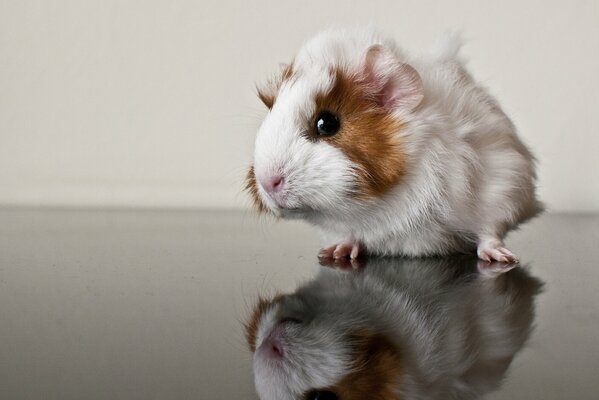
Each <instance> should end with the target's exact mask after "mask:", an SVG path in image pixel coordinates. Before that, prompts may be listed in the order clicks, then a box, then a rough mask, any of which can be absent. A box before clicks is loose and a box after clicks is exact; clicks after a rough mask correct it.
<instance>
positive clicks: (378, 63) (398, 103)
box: [359, 45, 424, 111]
mask: <svg viewBox="0 0 599 400" xmlns="http://www.w3.org/2000/svg"><path fill="white" fill-rule="evenodd" d="M359 76H360V82H361V83H363V84H365V85H366V90H367V91H369V92H370V94H371V95H372V98H373V99H374V100H375V102H376V103H377V104H378V105H379V106H381V107H384V108H386V109H388V110H390V111H392V110H400V111H402V110H403V111H412V110H413V109H414V108H416V107H417V106H418V105H419V104H420V102H421V101H422V98H423V97H424V96H423V88H422V81H421V79H420V75H418V72H416V70H415V69H414V68H412V66H410V65H408V64H405V63H402V62H401V61H400V60H399V59H398V58H397V56H396V55H395V54H394V53H393V52H392V51H390V50H389V49H387V48H385V47H383V46H381V45H374V46H371V47H370V48H369V49H368V51H367V52H366V56H365V57H364V63H363V66H362V72H361V73H360V74H359Z"/></svg>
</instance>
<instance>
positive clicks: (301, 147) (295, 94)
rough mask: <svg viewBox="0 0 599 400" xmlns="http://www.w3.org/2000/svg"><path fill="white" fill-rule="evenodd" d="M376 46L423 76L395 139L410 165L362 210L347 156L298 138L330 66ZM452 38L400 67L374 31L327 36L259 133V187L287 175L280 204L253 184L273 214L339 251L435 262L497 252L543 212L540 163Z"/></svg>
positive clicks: (307, 52)
mask: <svg viewBox="0 0 599 400" xmlns="http://www.w3.org/2000/svg"><path fill="white" fill-rule="evenodd" d="M373 45H382V46H384V47H385V48H386V49H389V50H391V51H392V52H393V54H395V56H396V57H397V58H398V60H401V62H403V63H407V64H409V65H411V66H412V67H413V68H414V69H415V70H416V71H417V72H418V74H419V75H420V78H421V80H422V90H423V95H424V100H423V101H422V103H421V104H420V105H419V106H418V107H416V109H414V110H410V112H406V110H402V109H398V110H396V113H397V115H398V116H399V117H401V120H402V121H403V122H404V124H403V126H402V128H401V130H400V131H399V132H397V139H398V140H400V141H401V143H402V144H403V149H404V151H405V153H406V157H407V160H408V164H407V165H408V170H407V173H406V175H405V176H404V177H403V179H402V180H401V182H399V184H398V185H397V186H396V187H394V188H393V189H392V190H391V191H390V192H388V193H387V194H386V195H384V196H383V197H382V198H377V199H372V200H368V201H365V200H360V199H357V198H356V197H355V196H354V194H353V193H352V191H351V188H352V187H353V186H354V185H355V184H356V182H357V178H356V169H357V166H356V165H353V164H352V162H351V161H350V160H349V158H348V157H347V156H346V155H345V154H343V152H342V151H340V150H338V149H336V148H334V147H332V146H330V145H328V144H326V143H325V142H323V141H310V140H308V139H307V138H306V137H305V136H304V135H302V133H303V132H305V131H306V130H307V129H311V126H310V121H311V118H312V117H313V115H312V114H313V113H314V112H315V110H314V108H315V103H314V98H315V96H316V94H317V93H319V92H322V91H325V92H326V90H327V89H328V88H330V87H331V85H332V83H333V77H332V76H331V74H330V72H329V67H331V66H338V65H344V66H346V67H347V68H349V69H350V70H352V69H354V70H356V69H359V68H360V66H361V65H362V64H363V59H364V55H365V54H366V52H367V51H368V49H369V48H370V47H371V46H373ZM459 47H460V44H459V41H458V40H457V39H456V38H455V37H452V38H449V39H448V40H447V41H446V42H445V44H442V45H439V46H437V47H436V48H435V50H434V51H433V52H429V53H427V54H425V55H423V56H421V57H407V56H406V55H404V54H403V53H402V52H400V51H399V50H398V49H397V47H396V45H395V44H394V42H393V41H392V40H389V39H387V38H384V37H382V36H381V35H379V34H378V33H376V32H374V31H372V30H329V31H325V32H323V33H321V34H319V35H318V36H316V37H315V38H313V39H312V40H310V41H308V42H307V43H306V44H305V45H304V46H303V48H302V49H301V50H300V51H299V53H298V55H297V57H296V58H295V59H294V63H293V68H294V72H295V74H294V77H293V79H291V80H288V81H286V82H285V83H284V84H283V85H282V87H281V89H280V90H279V93H278V96H277V99H276V102H275V104H274V107H273V108H272V110H271V111H270V112H269V114H268V115H267V116H266V118H265V119H264V121H263V124H262V126H261V127H260V130H259V132H258V136H257V140H256V149H255V157H254V163H255V164H254V168H255V173H256V177H257V178H258V182H260V180H261V179H263V178H264V177H267V176H270V175H272V174H274V173H280V174H283V176H285V179H286V187H285V193H284V199H285V200H284V204H282V207H281V204H279V205H277V204H276V203H275V202H273V200H272V199H271V198H270V197H269V196H268V194H267V193H266V192H265V191H264V190H263V189H262V187H261V186H260V185H259V195H260V197H261V199H262V201H263V202H264V203H265V205H266V206H267V207H268V208H269V209H271V210H272V211H273V212H274V213H275V214H276V215H279V216H283V217H298V218H303V219H306V220H307V221H309V222H311V223H313V224H315V225H317V226H318V227H320V228H321V230H322V232H323V233H324V235H325V237H327V238H328V239H330V240H334V241H337V242H347V241H350V242H360V243H362V244H363V245H364V246H365V247H366V249H367V250H368V251H369V252H371V253H376V254H394V255H398V254H404V255H412V256H419V255H433V254H447V253H450V252H456V251H470V250H471V249H473V248H475V246H476V244H478V245H479V255H480V254H481V253H480V251H481V249H482V250H484V249H486V248H488V246H495V247H499V246H501V245H502V239H503V238H504V236H505V235H506V234H507V232H508V231H509V230H510V229H513V228H515V227H516V226H517V225H518V224H519V223H520V222H523V221H525V220H527V219H529V218H531V217H533V216H534V215H536V214H537V213H538V212H540V211H541V210H542V205H541V204H540V203H539V202H538V201H537V200H536V198H535V184H536V174H535V165H534V164H535V161H534V157H533V156H532V154H531V153H530V151H529V150H528V149H527V148H526V146H525V145H524V144H523V143H522V141H521V140H520V139H519V138H518V137H517V135H516V130H515V127H514V126H513V124H512V122H511V121H510V120H509V118H508V117H507V116H506V115H505V114H504V113H503V111H502V110H501V108H500V107H499V106H498V104H497V103H496V101H495V100H494V99H493V98H492V97H491V96H490V95H489V94H488V93H487V91H486V90H485V89H484V88H482V87H481V86H480V85H479V84H477V83H476V82H475V81H474V80H473V79H472V77H471V76H470V75H469V74H468V72H467V71H466V69H465V67H464V65H463V63H462V62H461V61H460V60H459V58H458V56H457V53H458V50H459Z"/></svg>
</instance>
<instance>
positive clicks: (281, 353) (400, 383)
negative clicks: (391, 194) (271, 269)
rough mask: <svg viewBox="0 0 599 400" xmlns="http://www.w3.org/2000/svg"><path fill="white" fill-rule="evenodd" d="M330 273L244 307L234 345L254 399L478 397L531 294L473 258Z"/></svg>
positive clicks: (523, 318)
mask: <svg viewBox="0 0 599 400" xmlns="http://www.w3.org/2000/svg"><path fill="white" fill-rule="evenodd" d="M355 266H356V265H355V264H354V267H355ZM338 267H339V265H333V267H332V268H329V267H323V268H321V269H320V270H319V272H318V274H317V275H316V277H315V278H314V279H313V280H311V281H309V282H307V283H305V284H303V285H302V286H300V287H299V288H298V289H297V290H296V291H295V292H293V293H290V294H285V295H279V296H276V297H274V298H272V299H261V300H260V301H259V302H258V304H257V305H256V307H255V309H254V312H253V314H252V315H251V317H250V318H249V319H248V321H247V323H246V337H247V340H248V344H249V347H250V350H251V351H252V352H253V366H254V376H255V384H256V390H257V392H258V394H259V396H260V398H261V399H262V400H270V399H273V400H274V399H277V400H285V399H301V400H306V399H319V400H325V399H342V400H350V399H366V398H368V399H380V400H383V399H384V400H392V399H475V398H479V397H480V396H481V395H482V394H484V393H487V392H489V391H491V390H494V389H496V388H497V387H498V386H499V385H500V383H501V380H502V378H503V376H504V375H505V372H506V370H507V368H508V367H509V365H510V363H511V361H512V359H513V358H514V356H515V355H516V353H517V352H518V351H519V350H520V349H521V348H522V346H523V345H524V343H525V342H526V340H527V339H528V337H529V335H530V331H531V326H532V321H533V317H534V298H535V296H536V295H537V294H538V293H539V292H540V289H541V287H542V283H541V282H540V281H539V280H538V279H536V278H534V277H532V276H531V275H530V274H529V273H528V270H527V268H526V267H518V268H515V269H512V270H510V271H508V272H505V273H502V274H489V273H481V272H480V271H479V269H482V270H483V271H488V268H486V267H481V266H480V265H479V261H478V260H477V259H476V258H474V257H462V256H458V257H448V258H438V259H434V258H433V259H402V258H375V259H370V260H367V261H366V265H362V266H361V267H360V268H358V269H352V268H338ZM341 267H347V266H343V265H342V266H341Z"/></svg>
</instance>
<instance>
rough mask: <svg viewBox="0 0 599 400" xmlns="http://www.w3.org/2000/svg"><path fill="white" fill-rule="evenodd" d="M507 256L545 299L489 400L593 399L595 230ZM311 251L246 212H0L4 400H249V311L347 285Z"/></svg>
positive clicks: (593, 226) (545, 229)
mask: <svg viewBox="0 0 599 400" xmlns="http://www.w3.org/2000/svg"><path fill="white" fill-rule="evenodd" d="M507 243H508V244H509V246H510V248H511V249H512V250H514V251H515V252H516V253H517V254H518V255H519V256H520V257H521V260H522V264H523V265H528V266H529V267H528V269H527V270H526V271H524V269H522V270H520V271H519V272H517V271H516V270H514V273H513V274H512V273H510V274H512V275H514V276H516V275H518V276H524V277H526V276H528V277H529V278H530V279H533V280H534V279H539V280H540V281H542V282H544V283H545V284H544V289H543V292H542V293H541V294H540V295H538V296H536V297H534V296H531V297H532V298H533V299H532V300H531V302H530V303H526V304H525V305H524V306H522V308H519V311H518V312H519V313H516V314H517V315H529V316H532V315H535V316H536V317H535V318H534V322H533V323H532V326H531V327H528V328H526V325H527V324H528V323H525V324H521V325H519V326H520V328H518V329H519V332H520V337H521V339H520V341H522V342H523V345H521V346H520V345H517V346H516V345H513V346H512V348H513V349H515V351H513V353H514V354H513V359H511V362H510V363H509V367H506V366H505V365H504V366H501V367H500V368H499V367H498V368H497V373H496V374H495V376H499V375H501V376H504V378H503V384H501V386H500V387H499V388H498V389H497V390H495V391H492V392H491V393H490V394H488V395H487V396H486V397H485V398H488V399H514V398H530V399H533V398H535V399H536V398H543V399H563V398H581V399H582V398H589V399H590V398H595V396H596V393H597V391H598V389H599V382H598V381H597V379H596V371H597V370H599V354H598V353H599V351H598V350H597V344H596V342H597V341H596V331H597V328H599V310H598V308H599V306H598V304H599V292H598V291H597V283H598V278H599V269H598V268H597V267H598V265H597V264H598V262H597V259H598V258H599V250H598V246H597V243H599V218H598V217H595V216H586V215H583V216H560V215H557V216H552V215H547V216H543V217H541V218H539V219H537V220H534V221H532V222H531V223H529V224H526V225H525V226H524V227H523V228H522V229H521V230H520V231H518V232H514V233H513V234H511V235H510V236H509V237H508V240H507ZM319 247H320V243H319V238H318V236H317V234H316V232H315V231H314V230H313V229H311V228H310V227H309V226H306V225H304V224H302V223H291V222H274V221H271V220H269V219H257V218H255V217H254V216H253V214H252V213H249V212H248V213H229V212H207V211H206V212H191V211H190V212H167V211H165V212H134V211H111V212H99V211H81V210H80V211H75V210H54V211H48V210H45V211H42V210H8V209H7V210H2V211H0V321H1V323H0V343H2V345H1V346H0V360H1V361H2V362H0V398H19V399H20V398H23V399H41V398H43V399H80V398H86V399H106V398H111V399H138V398H139V399H148V398H150V399H172V398H199V399H254V400H255V399H257V398H258V397H257V395H256V391H255V388H254V371H253V356H252V354H251V352H250V350H249V349H248V344H247V342H246V339H245V337H244V329H243V324H242V323H243V321H246V320H247V318H248V317H250V316H251V314H252V310H253V307H254V305H255V304H256V301H257V299H258V297H259V296H262V297H265V298H269V297H270V296H274V295H276V294H277V293H282V294H292V293H295V292H296V291H297V290H298V288H301V287H303V286H305V285H312V284H315V283H317V282H318V281H319V280H320V279H323V278H321V276H324V275H329V274H333V275H335V274H341V273H343V274H345V276H350V275H351V276H354V275H353V274H354V273H353V272H351V271H342V270H338V269H332V268H329V267H326V268H325V267H322V266H320V265H319V264H318V260H317V258H316V254H317V251H318V248H319ZM446 261H447V260H446ZM447 262H449V261H447ZM369 267H372V264H368V265H366V266H365V268H364V269H363V275H361V276H368V274H370V272H368V273H367V271H369ZM431 268H432V269H433V270H434V269H435V268H434V267H431ZM454 268H455V267H454ZM463 268H464V270H465V271H466V272H464V274H465V275H464V276H470V277H471V278H472V277H477V276H478V277H479V278H480V279H482V276H479V275H477V272H476V268H475V266H473V265H470V266H468V265H466V266H464V267H463ZM404 269H405V270H406V271H407V270H409V269H410V268H405V265H404V266H403V267H402V266H400V267H397V266H391V267H389V268H384V267H383V266H377V265H376V263H375V264H374V267H373V268H371V269H370V271H376V270H387V271H391V272H393V273H395V274H400V272H398V270H402V271H403V270H404ZM412 269H414V270H418V271H417V272H419V273H421V272H422V271H421V270H426V268H421V270H419V269H418V268H416V267H412ZM440 269H441V270H443V268H440ZM457 269H458V270H459V267H457ZM437 270H439V268H438V269H437ZM448 270H451V268H448ZM444 273H445V272H442V275H443V274H444ZM402 274H403V272H402ZM460 274H461V273H460ZM460 274H458V277H457V278H456V277H455V276H454V275H452V278H451V279H457V281H456V282H462V281H461V280H460V279H461V278H460V276H462V275H460ZM512 275H509V274H508V275H507V276H506V277H509V276H512ZM355 276H358V275H355ZM402 276H403V275H402ZM404 278H406V277H405V276H404ZM471 278H468V279H471ZM402 279H403V278H402ZM406 279H407V278H406ZM451 279H450V281H451ZM468 279H466V281H468ZM502 279H507V278H502ZM526 279H528V278H526ZM526 279H525V280H526ZM422 281H423V282H424V283H426V282H425V281H427V279H423V280H422ZM432 281H434V280H431V282H432ZM431 282H428V284H430V283H431ZM469 282H471V283H470V285H472V284H474V283H472V282H477V280H476V279H474V280H470V281H469ZM481 282H482V281H481ZM486 282H488V281H486ZM424 283H423V284H424ZM481 285H482V283H481ZM458 286H459V285H458ZM398 287H401V286H398ZM452 287H454V286H452ZM467 287H469V288H471V289H473V288H474V287H476V284H474V286H467ZM491 289H492V288H491ZM478 290H479V291H480V290H482V286H480V287H479V289H478ZM421 292H423V291H422V290H416V291H415V292H414V293H415V294H414V296H416V298H420V299H422V298H423V297H418V293H421ZM489 293H491V294H492V293H495V292H494V291H493V290H490V291H483V292H482V294H481V293H479V295H480V296H481V297H480V299H481V303H480V304H479V303H476V302H474V303H473V302H465V303H461V302H456V303H455V304H456V307H457V308H454V311H455V310H459V307H460V306H462V305H464V304H471V305H472V306H473V307H475V308H477V307H482V306H483V305H484V303H482V300H483V299H484V298H485V296H487V297H489ZM470 296H471V294H469V295H468V296H467V297H468V298H470ZM498 296H499V297H497V298H501V295H498ZM492 297H493V296H490V297H489V298H492ZM535 305H536V306H535ZM533 307H534V313H533V312H532V310H533ZM527 310H528V311H527ZM499 311H501V312H507V310H506V309H502V308H499ZM529 311H530V312H529ZM455 312H457V311H455ZM516 314H514V315H516ZM448 315H449V314H448ZM485 315H487V314H485ZM506 315H511V314H509V313H508V314H506ZM530 328H532V333H531V334H530V335H528V333H527V332H528V331H530ZM457 332H462V331H461V330H457ZM526 335H528V339H527V340H524V339H526V338H525V336H526ZM458 336H459V335H458ZM516 342H518V341H516ZM516 342H512V344H514V343H516ZM476 346H479V344H477V345H476ZM519 346H520V347H519ZM398 347H399V346H398ZM517 347H519V348H518V349H516V348H517ZM454 354H456V355H457V356H459V355H460V354H466V353H462V352H461V351H456V352H455V353H454ZM506 357H507V358H506V360H507V359H510V357H512V356H511V355H507V356H506ZM469 360H470V359H469ZM469 362H470V361H469ZM489 376H490V375H489ZM491 383H492V382H491ZM494 386H496V383H492V384H491V385H490V386H488V387H491V388H492V387H494Z"/></svg>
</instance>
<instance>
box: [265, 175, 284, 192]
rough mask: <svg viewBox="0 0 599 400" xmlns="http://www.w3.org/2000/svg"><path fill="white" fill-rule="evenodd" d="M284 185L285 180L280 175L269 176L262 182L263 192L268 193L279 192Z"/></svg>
mask: <svg viewBox="0 0 599 400" xmlns="http://www.w3.org/2000/svg"><path fill="white" fill-rule="evenodd" d="M284 185H285V179H284V178H283V177H282V176H280V175H275V176H271V177H269V178H266V179H265V180H264V181H263V182H262V186H263V187H264V190H266V191H267V192H268V193H277V192H280V191H281V189H283V186H284Z"/></svg>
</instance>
